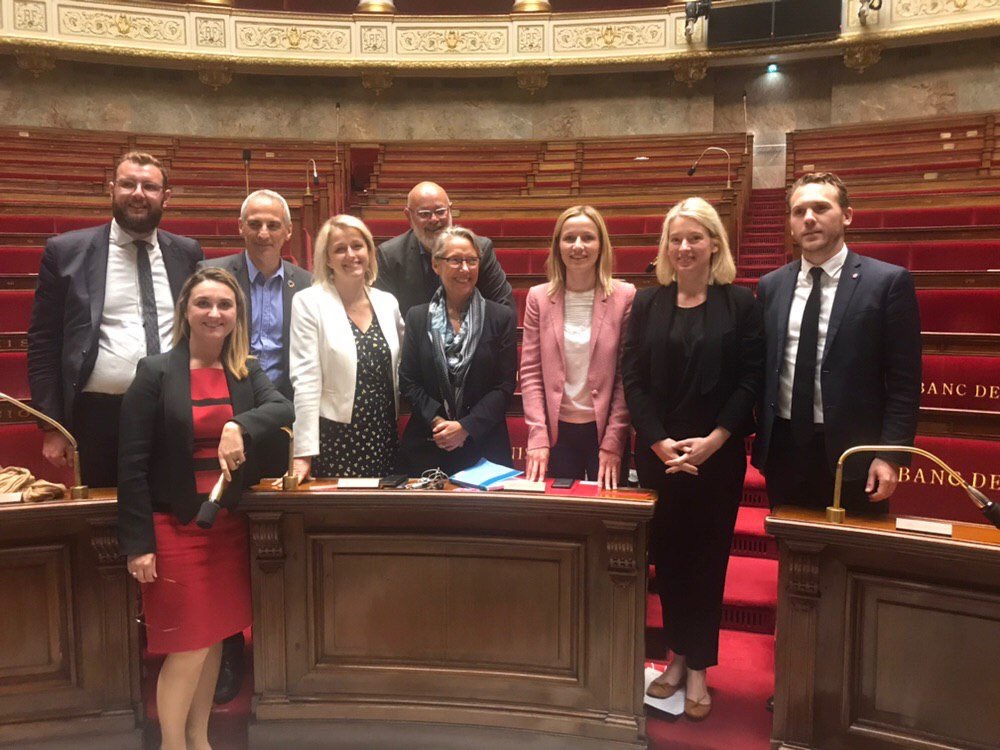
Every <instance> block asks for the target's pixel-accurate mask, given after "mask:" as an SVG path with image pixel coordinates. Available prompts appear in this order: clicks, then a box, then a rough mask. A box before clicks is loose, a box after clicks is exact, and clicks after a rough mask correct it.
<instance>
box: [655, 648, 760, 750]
mask: <svg viewBox="0 0 1000 750" xmlns="http://www.w3.org/2000/svg"><path fill="white" fill-rule="evenodd" d="M647 666H652V667H655V668H657V669H663V668H664V667H665V666H666V665H665V664H664V663H663V662H662V661H652V662H648V663H647ZM708 686H709V689H710V691H711V695H712V713H711V714H710V715H709V717H708V719H706V720H705V721H703V722H699V723H695V722H691V721H686V720H684V719H679V720H676V721H675V720H672V719H670V718H668V717H666V716H665V715H664V714H661V713H660V712H658V711H652V710H651V711H650V712H649V714H648V719H647V721H646V734H647V735H648V736H649V750H720V748H727V749H728V750H768V748H770V737H771V719H772V715H771V713H770V712H769V711H767V709H766V708H765V707H764V703H765V701H766V700H767V698H768V696H770V695H773V694H774V638H773V637H772V636H769V635H761V634H758V633H743V632H740V631H737V630H723V631H722V632H721V633H719V663H718V664H717V665H716V666H714V667H711V668H710V669H709V670H708Z"/></svg>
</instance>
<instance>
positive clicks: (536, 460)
mask: <svg viewBox="0 0 1000 750" xmlns="http://www.w3.org/2000/svg"><path fill="white" fill-rule="evenodd" d="M525 464H526V465H525V467H524V478H525V479H527V480H528V481H529V482H541V481H542V480H543V479H545V472H546V471H548V468H549V449H548V448H529V449H528V451H527V457H526V461H525Z"/></svg>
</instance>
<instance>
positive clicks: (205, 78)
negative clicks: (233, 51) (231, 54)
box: [198, 65, 233, 91]
mask: <svg viewBox="0 0 1000 750" xmlns="http://www.w3.org/2000/svg"><path fill="white" fill-rule="evenodd" d="M198 80H199V81H201V82H202V83H204V84H205V85H206V86H211V87H212V90H213V91H218V90H219V89H220V88H222V87H223V86H228V85H229V84H230V83H232V82H233V71H231V70H230V69H229V68H227V67H225V66H224V65H223V66H212V65H202V66H201V67H200V68H198Z"/></svg>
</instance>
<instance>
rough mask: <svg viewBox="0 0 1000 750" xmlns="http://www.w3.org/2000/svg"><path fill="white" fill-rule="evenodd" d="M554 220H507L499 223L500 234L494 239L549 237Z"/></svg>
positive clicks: (495, 234) (496, 234)
mask: <svg viewBox="0 0 1000 750" xmlns="http://www.w3.org/2000/svg"><path fill="white" fill-rule="evenodd" d="M554 226H555V220H554V219H537V218H509V219H502V220H501V221H500V232H499V233H496V232H495V233H494V235H493V236H495V237H551V236H552V229H553V227H554Z"/></svg>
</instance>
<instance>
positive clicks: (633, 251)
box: [615, 245, 657, 273]
mask: <svg viewBox="0 0 1000 750" xmlns="http://www.w3.org/2000/svg"><path fill="white" fill-rule="evenodd" d="M656 250H657V249H656V247H655V246H654V245H625V246H623V247H616V248H615V272H616V273H645V271H646V267H647V266H648V265H649V264H650V263H651V262H653V261H654V260H656Z"/></svg>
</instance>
